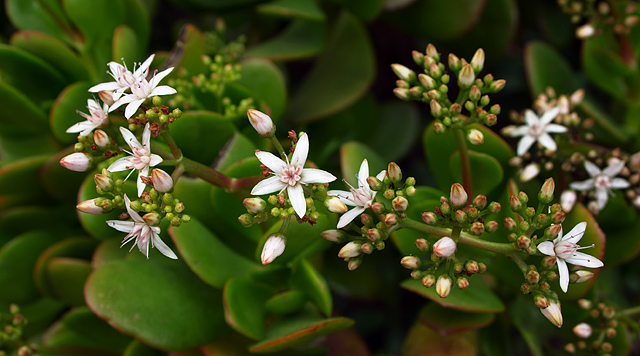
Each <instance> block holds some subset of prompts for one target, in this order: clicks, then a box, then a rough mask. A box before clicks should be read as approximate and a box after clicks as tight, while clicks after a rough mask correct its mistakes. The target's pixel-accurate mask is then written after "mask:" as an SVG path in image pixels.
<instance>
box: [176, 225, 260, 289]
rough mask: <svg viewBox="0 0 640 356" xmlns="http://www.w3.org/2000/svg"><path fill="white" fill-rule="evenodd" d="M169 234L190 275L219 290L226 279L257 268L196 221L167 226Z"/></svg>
mask: <svg viewBox="0 0 640 356" xmlns="http://www.w3.org/2000/svg"><path fill="white" fill-rule="evenodd" d="M169 234H170V235H171V238H172V239H173V242H174V243H175V244H176V246H177V247H178V250H179V251H180V255H181V256H183V257H184V259H185V261H186V262H187V264H188V265H189V267H190V268H191V269H192V270H193V272H195V273H196V274H197V275H198V276H199V277H200V278H201V279H202V280H203V281H204V282H205V283H208V284H210V285H212V286H214V287H216V288H222V286H223V285H224V283H225V282H226V281H227V280H228V279H229V278H233V277H240V278H242V277H246V276H248V275H249V273H250V272H251V270H253V269H256V268H258V264H256V263H254V262H253V261H250V260H248V259H246V258H244V257H242V256H240V255H238V254H237V253H236V252H234V251H233V250H232V249H230V248H229V247H227V246H226V245H225V244H224V243H223V242H222V241H220V240H219V239H218V237H217V236H216V235H215V234H214V233H213V232H211V231H210V230H209V229H207V228H206V227H205V226H204V225H202V223H200V221H198V219H196V218H192V219H191V221H190V222H189V223H188V224H183V225H181V226H180V227H178V228H176V227H171V228H170V229H169ZM231 266H233V267H232V268H231Z"/></svg>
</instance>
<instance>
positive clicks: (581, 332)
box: [573, 323, 592, 339]
mask: <svg viewBox="0 0 640 356" xmlns="http://www.w3.org/2000/svg"><path fill="white" fill-rule="evenodd" d="M591 332H592V330H591V325H589V324H587V323H580V324H578V325H576V326H574V327H573V333H574V334H576V336H577V337H581V338H583V339H588V338H589V336H591Z"/></svg>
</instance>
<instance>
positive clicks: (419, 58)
mask: <svg viewBox="0 0 640 356" xmlns="http://www.w3.org/2000/svg"><path fill="white" fill-rule="evenodd" d="M411 57H413V61H414V62H415V63H416V64H417V65H419V66H422V65H423V64H424V54H422V53H420V52H418V51H412V52H411Z"/></svg>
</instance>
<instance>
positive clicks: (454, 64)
mask: <svg viewBox="0 0 640 356" xmlns="http://www.w3.org/2000/svg"><path fill="white" fill-rule="evenodd" d="M449 69H451V70H452V71H457V70H458V69H460V58H458V57H457V56H456V55H455V54H453V53H449Z"/></svg>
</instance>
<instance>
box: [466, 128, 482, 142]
mask: <svg viewBox="0 0 640 356" xmlns="http://www.w3.org/2000/svg"><path fill="white" fill-rule="evenodd" d="M467 138H468V139H469V142H471V144H472V145H481V144H483V143H484V135H483V134H482V132H480V130H476V129H471V130H469V133H468V134H467Z"/></svg>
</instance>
